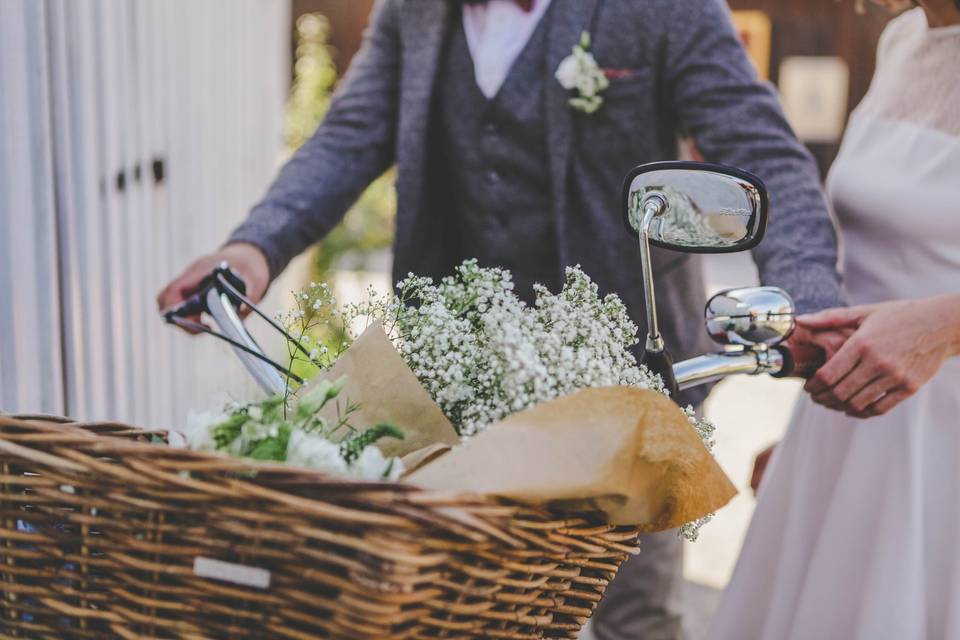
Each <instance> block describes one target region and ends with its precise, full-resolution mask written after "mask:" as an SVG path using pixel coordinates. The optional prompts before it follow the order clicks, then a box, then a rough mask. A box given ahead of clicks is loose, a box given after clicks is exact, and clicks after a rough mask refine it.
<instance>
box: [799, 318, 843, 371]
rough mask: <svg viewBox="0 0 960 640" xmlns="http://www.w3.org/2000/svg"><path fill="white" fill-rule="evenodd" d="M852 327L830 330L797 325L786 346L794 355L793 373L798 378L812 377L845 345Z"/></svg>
mask: <svg viewBox="0 0 960 640" xmlns="http://www.w3.org/2000/svg"><path fill="white" fill-rule="evenodd" d="M852 333H853V330H852V329H849V328H842V329H834V330H830V331H811V330H810V329H808V328H807V327H804V326H803V325H797V328H796V329H795V330H794V332H793V335H791V336H790V339H789V340H787V342H786V343H785V345H784V346H786V347H787V348H788V349H789V350H790V354H791V355H792V356H793V373H792V374H791V375H792V376H794V377H797V378H805V379H809V378H811V377H812V376H813V375H814V374H815V373H816V372H817V370H818V369H819V368H820V367H821V366H823V364H824V363H825V362H827V361H828V360H829V359H830V358H832V357H833V355H834V354H835V353H836V352H837V351H838V350H839V349H840V347H842V346H843V343H844V342H846V341H847V339H848V338H849V337H850V335H851V334H852Z"/></svg>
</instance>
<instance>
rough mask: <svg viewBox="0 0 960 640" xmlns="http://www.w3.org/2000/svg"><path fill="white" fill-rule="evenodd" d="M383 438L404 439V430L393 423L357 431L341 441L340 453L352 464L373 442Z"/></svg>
mask: <svg viewBox="0 0 960 640" xmlns="http://www.w3.org/2000/svg"><path fill="white" fill-rule="evenodd" d="M383 438H396V439H397V440H403V438H404V435H403V431H402V430H401V429H399V428H398V427H395V426H393V425H392V424H378V425H377V426H375V427H372V428H370V429H367V430H366V431H364V432H362V433H355V434H353V435H351V436H350V437H349V438H347V439H346V440H344V441H343V442H341V443H340V455H342V456H343V459H344V460H346V461H347V463H348V464H352V463H353V462H354V461H355V460H356V459H357V458H359V457H360V454H361V453H363V450H364V449H366V448H367V447H369V446H370V445H372V444H376V443H377V442H379V441H380V440H381V439H383Z"/></svg>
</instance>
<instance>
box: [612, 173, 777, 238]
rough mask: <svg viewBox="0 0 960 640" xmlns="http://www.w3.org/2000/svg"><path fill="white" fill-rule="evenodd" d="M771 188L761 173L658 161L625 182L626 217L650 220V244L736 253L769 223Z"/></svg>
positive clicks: (632, 227) (638, 222)
mask: <svg viewBox="0 0 960 640" xmlns="http://www.w3.org/2000/svg"><path fill="white" fill-rule="evenodd" d="M767 202H768V201H767V190H766V188H765V186H764V184H763V182H762V181H761V180H760V179H759V178H757V177H756V176H754V175H752V174H750V173H747V172H745V171H741V170H739V169H734V168H732V167H725V166H722V165H716V164H707V163H702V162H655V163H652V164H645V165H641V166H639V167H636V168H635V169H633V170H632V171H631V172H630V173H629V174H627V178H626V180H625V183H624V203H623V211H624V221H625V223H626V225H627V229H628V230H629V231H630V232H631V233H632V234H633V235H637V234H639V233H640V231H641V229H642V227H643V226H644V225H646V231H647V235H648V239H649V242H650V244H652V245H654V246H658V247H663V248H666V249H673V250H675V251H683V252H686V253H732V252H736V251H746V250H748V249H751V248H753V247H755V246H756V245H757V244H758V243H759V242H760V241H761V240H762V239H763V233H764V230H765V229H766V224H767V206H768V205H767Z"/></svg>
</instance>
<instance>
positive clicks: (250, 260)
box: [157, 242, 270, 322]
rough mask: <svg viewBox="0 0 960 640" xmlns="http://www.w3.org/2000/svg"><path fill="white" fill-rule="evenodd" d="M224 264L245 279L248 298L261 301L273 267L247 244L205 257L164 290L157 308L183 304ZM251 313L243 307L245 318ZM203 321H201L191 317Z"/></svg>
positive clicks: (195, 319) (230, 246)
mask: <svg viewBox="0 0 960 640" xmlns="http://www.w3.org/2000/svg"><path fill="white" fill-rule="evenodd" d="M221 262H226V263H227V264H228V265H230V268H231V269H232V270H233V272H234V273H236V274H237V275H238V276H240V277H241V278H242V279H243V282H244V284H246V285H247V294H246V295H247V297H248V298H250V300H251V301H252V302H255V303H256V302H260V300H261V299H263V294H265V293H266V292H267V286H269V284H270V267H269V266H268V265H267V258H266V257H265V256H264V255H263V252H261V251H260V249H258V248H257V247H255V246H253V245H252V244H247V243H243V242H241V243H237V244H231V245H227V246H226V247H224V248H223V249H220V250H219V251H217V252H215V253H211V254H209V255H206V256H203V257H202V258H199V259H197V260H195V261H194V262H193V264H191V265H190V266H189V267H187V268H186V269H185V270H184V271H183V273H181V274H180V275H179V276H177V277H176V278H174V279H173V281H172V282H170V284H168V285H167V286H166V288H164V290H163V291H161V292H160V293H159V295H157V307H158V308H159V309H160V311H161V312H162V311H164V310H166V309H169V308H170V307H173V306H175V305H177V304H180V303H181V302H183V301H184V300H185V299H186V298H188V297H190V294H192V293H193V292H194V291H195V290H196V289H197V286H198V285H199V284H200V281H201V280H203V279H204V278H205V277H207V276H208V275H210V272H212V271H213V270H214V269H215V268H216V267H217V266H218V265H219V264H220V263H221ZM249 312H250V310H249V309H247V308H246V307H244V309H243V310H242V311H241V313H242V315H246V314H247V313H249ZM191 320H194V321H195V322H200V318H191Z"/></svg>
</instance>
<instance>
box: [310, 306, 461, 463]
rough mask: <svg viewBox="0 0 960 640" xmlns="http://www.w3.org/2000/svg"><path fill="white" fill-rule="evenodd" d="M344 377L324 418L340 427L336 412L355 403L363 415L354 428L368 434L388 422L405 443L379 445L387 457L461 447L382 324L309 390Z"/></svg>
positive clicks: (386, 441)
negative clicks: (399, 432) (433, 449)
mask: <svg viewBox="0 0 960 640" xmlns="http://www.w3.org/2000/svg"><path fill="white" fill-rule="evenodd" d="M343 376H346V383H345V384H344V387H343V390H342V391H341V392H340V395H339V396H338V400H340V402H338V403H330V404H328V405H327V406H326V407H324V409H323V410H322V411H321V412H320V415H321V416H323V417H324V418H327V419H328V420H333V421H336V420H337V414H338V411H341V410H343V409H344V408H345V407H346V405H347V404H348V403H357V404H358V405H359V406H360V409H359V410H358V411H357V412H356V413H354V414H353V415H352V416H350V424H351V426H353V427H354V428H356V429H358V430H360V431H366V430H367V429H369V428H370V427H373V426H376V425H377V424H380V423H384V422H385V423H388V424H392V425H395V426H397V427H400V428H401V429H403V432H404V439H403V440H396V439H394V438H384V439H382V440H380V442H378V443H377V446H378V447H380V450H381V451H383V453H384V455H387V456H399V457H403V456H406V455H407V454H410V453H413V452H417V451H419V450H421V449H424V448H426V447H431V446H434V445H438V444H441V445H443V444H445V445H455V444H459V443H460V438H459V436H457V431H456V429H454V428H453V425H452V424H450V421H449V420H447V417H446V416H445V415H443V411H442V410H441V409H440V407H439V406H437V403H435V402H434V401H433V398H431V397H430V394H429V393H427V390H426V389H424V388H423V386H422V385H421V384H420V381H419V380H417V376H416V375H414V373H413V371H411V370H410V368H409V367H408V366H407V363H406V362H404V361H403V358H402V357H401V356H400V354H399V353H397V350H396V349H394V348H393V344H392V343H391V342H390V339H389V338H388V337H387V334H386V333H384V331H383V327H382V326H381V325H380V324H379V323H374V324H372V325H370V326H369V327H368V328H367V330H366V331H364V332H363V334H361V336H360V337H359V338H357V339H356V340H355V341H354V343H353V344H352V345H350V348H349V349H347V350H346V351H345V352H344V353H343V354H342V355H341V356H340V358H339V359H338V360H337V362H336V364H334V365H333V366H332V367H331V368H330V369H328V370H327V371H325V372H323V373H322V374H320V375H318V376H317V377H315V378H313V379H312V380H310V382H308V383H307V386H308V387H309V386H312V385H314V384H316V383H317V382H319V381H320V380H330V381H334V380H339V379H340V378H341V377H343ZM307 390H308V389H304V392H306V391H307Z"/></svg>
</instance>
